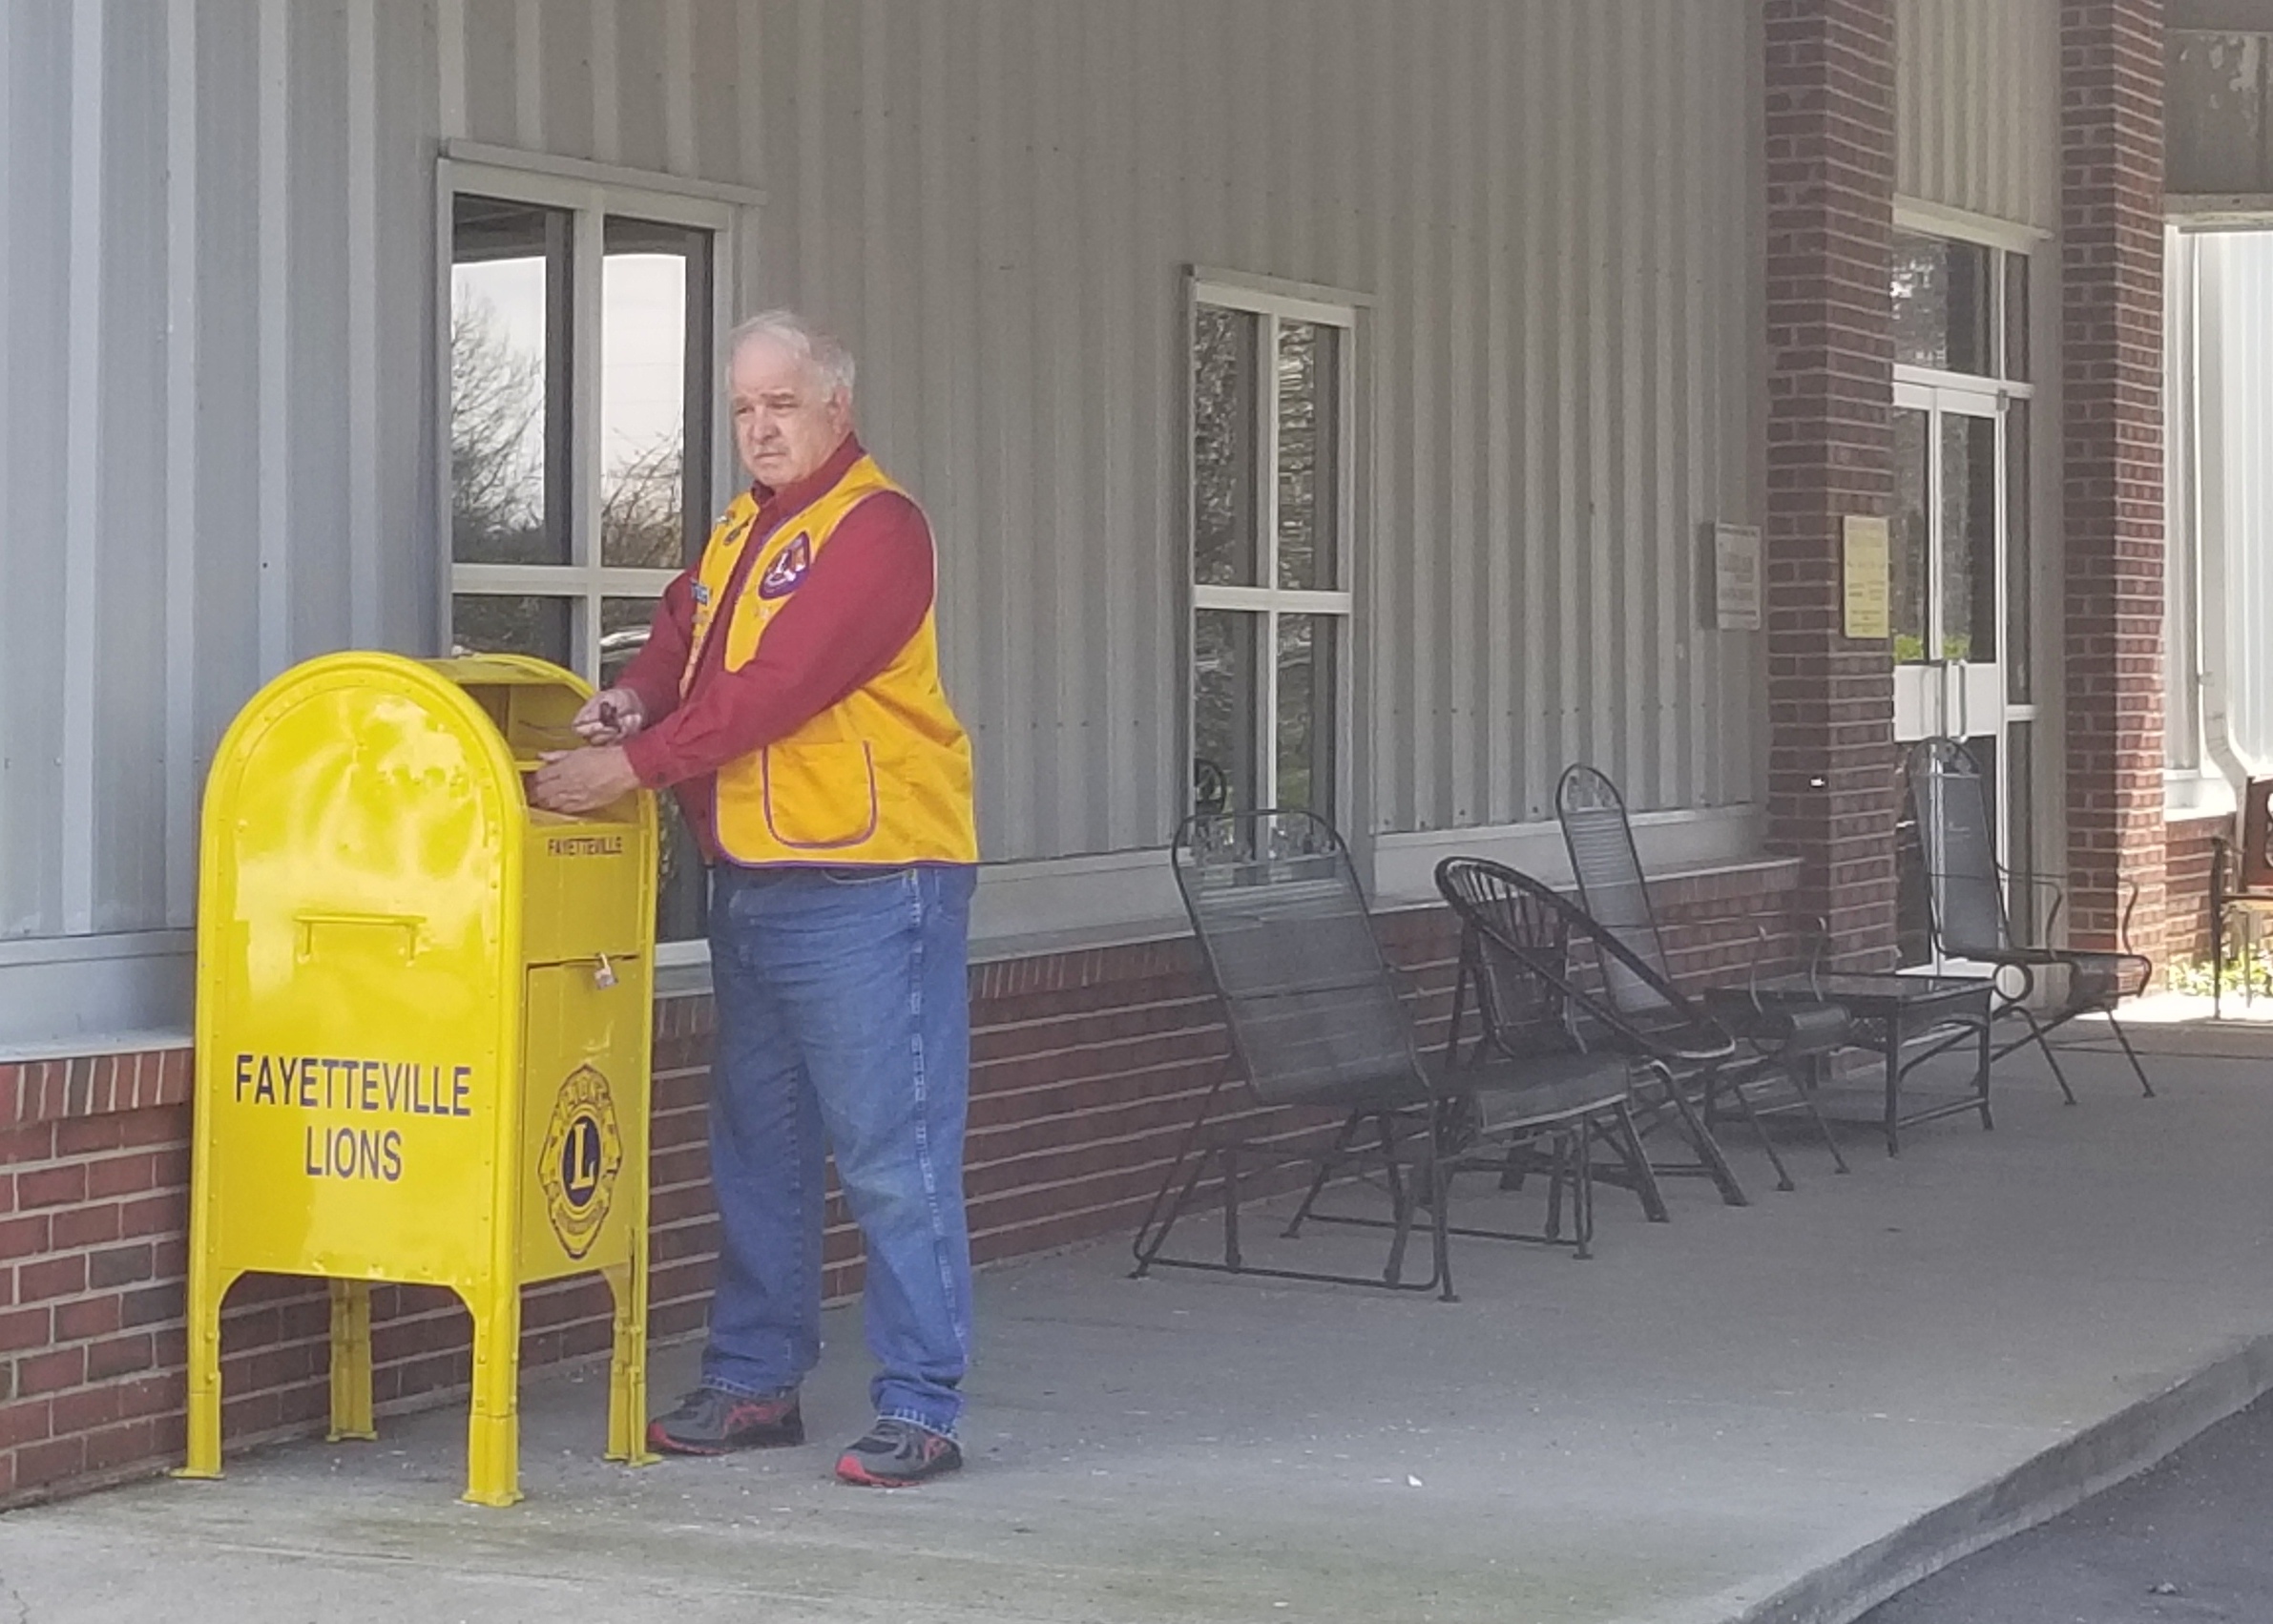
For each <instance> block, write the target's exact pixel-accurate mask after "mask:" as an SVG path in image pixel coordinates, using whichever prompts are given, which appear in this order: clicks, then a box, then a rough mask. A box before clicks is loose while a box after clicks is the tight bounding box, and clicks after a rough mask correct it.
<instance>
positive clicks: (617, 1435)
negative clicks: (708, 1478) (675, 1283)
mask: <svg viewBox="0 0 2273 1624" xmlns="http://www.w3.org/2000/svg"><path fill="white" fill-rule="evenodd" d="M604 1272H605V1273H606V1275H607V1277H608V1291H609V1293H610V1295H611V1296H613V1297H614V1298H615V1356H614V1358H613V1359H612V1360H611V1361H610V1362H609V1365H608V1458H609V1459H610V1460H612V1461H621V1462H623V1463H624V1465H626V1466H634V1467H644V1466H653V1465H654V1464H655V1463H656V1462H657V1461H658V1460H660V1459H662V1457H661V1456H660V1455H657V1454H656V1453H655V1452H654V1451H653V1450H651V1449H649V1448H648V1447H647V1240H646V1237H645V1236H635V1237H634V1238H633V1239H632V1258H631V1261H630V1262H628V1263H623V1264H619V1265H617V1266H616V1267H615V1268H612V1269H608V1270H606V1271H604Z"/></svg>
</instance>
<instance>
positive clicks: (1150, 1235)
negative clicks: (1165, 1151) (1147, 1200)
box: [1129, 1150, 1216, 1280]
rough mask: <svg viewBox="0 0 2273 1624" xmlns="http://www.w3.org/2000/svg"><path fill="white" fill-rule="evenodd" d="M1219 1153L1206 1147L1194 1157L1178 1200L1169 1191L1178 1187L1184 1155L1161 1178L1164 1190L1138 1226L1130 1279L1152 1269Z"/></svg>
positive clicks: (1154, 1199)
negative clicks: (1171, 1197)
mask: <svg viewBox="0 0 2273 1624" xmlns="http://www.w3.org/2000/svg"><path fill="white" fill-rule="evenodd" d="M1215 1155H1216V1153H1215V1152H1214V1151H1210V1150H1203V1151H1201V1152H1200V1153H1199V1155H1198V1156H1193V1157H1192V1164H1191V1165H1192V1170H1191V1172H1190V1173H1188V1174H1186V1175H1185V1176H1184V1186H1183V1188H1182V1189H1180V1190H1177V1192H1176V1197H1175V1199H1174V1200H1169V1199H1168V1192H1169V1191H1170V1190H1172V1189H1175V1188H1176V1176H1177V1174H1178V1171H1180V1170H1181V1169H1182V1167H1183V1165H1184V1164H1183V1158H1182V1157H1181V1156H1178V1159H1177V1160H1176V1161H1174V1162H1172V1163H1171V1164H1170V1165H1169V1168H1168V1176H1167V1177H1166V1178H1164V1179H1162V1180H1161V1181H1160V1193H1159V1194H1158V1195H1157V1196H1155V1197H1153V1204H1152V1208H1151V1210H1150V1211H1148V1212H1146V1214H1145V1215H1144V1222H1143V1223H1142V1224H1141V1225H1139V1226H1138V1228H1137V1230H1136V1268H1135V1269H1134V1270H1132V1271H1131V1272H1130V1277H1129V1278H1130V1279H1132V1280H1142V1279H1144V1277H1145V1276H1146V1275H1147V1274H1149V1273H1151V1272H1152V1266H1153V1260H1154V1259H1155V1258H1157V1257H1158V1256H1159V1255H1160V1248H1161V1247H1163V1246H1165V1245H1167V1244H1168V1232H1169V1231H1170V1230H1172V1229H1174V1228H1175V1227H1176V1220H1177V1219H1178V1218H1181V1217H1183V1215H1184V1209H1185V1208H1186V1207H1188V1206H1190V1205H1191V1203H1192V1197H1193V1194H1194V1193H1195V1192H1196V1191H1197V1190H1199V1180H1200V1177H1201V1176H1202V1175H1204V1174H1205V1173H1206V1172H1207V1164H1208V1163H1209V1161H1211V1160H1212V1159H1214V1157H1215ZM1163 1202H1166V1204H1167V1210H1166V1211H1165V1212H1164V1213H1163V1212H1162V1211H1161V1206H1162V1203H1163ZM1156 1218H1157V1220H1158V1221H1157V1227H1155V1220H1156Z"/></svg>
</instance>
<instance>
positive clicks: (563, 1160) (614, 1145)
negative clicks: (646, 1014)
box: [536, 1066, 623, 1258]
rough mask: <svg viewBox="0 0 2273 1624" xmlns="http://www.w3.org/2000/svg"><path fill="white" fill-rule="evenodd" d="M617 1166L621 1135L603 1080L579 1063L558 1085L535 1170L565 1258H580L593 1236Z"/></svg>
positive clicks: (604, 1218)
mask: <svg viewBox="0 0 2273 1624" xmlns="http://www.w3.org/2000/svg"><path fill="white" fill-rule="evenodd" d="M622 1169H623V1134H622V1131H621V1130H620V1129H619V1128H618V1127H617V1125H616V1121H615V1098H614V1096H613V1095H611V1094H610V1093H609V1092H608V1079H607V1078H606V1077H604V1076H602V1075H600V1073H599V1072H595V1071H594V1070H593V1069H592V1068H591V1067H590V1066H579V1067H577V1068H576V1069H575V1070H574V1071H573V1072H570V1073H569V1075H568V1080H567V1081H565V1082H563V1083H562V1084H561V1085H560V1097H559V1099H558V1100H556V1101H555V1102H554V1103H553V1121H552V1125H551V1126H550V1127H549V1128H547V1129H546V1131H545V1146H544V1149H543V1150H542V1151H540V1152H538V1153H537V1170H536V1176H537V1183H538V1185H539V1186H540V1187H541V1188H542V1189H543V1190H544V1192H545V1212H546V1215H547V1216H548V1217H549V1218H551V1219H552V1220H553V1234H554V1235H556V1236H558V1237H559V1238H560V1246H561V1250H562V1251H564V1252H566V1253H567V1254H568V1255H569V1256H570V1257H572V1258H581V1257H583V1256H584V1254H585V1253H587V1252H589V1251H591V1250H592V1243H593V1242H594V1240H596V1239H599V1234H600V1226H601V1225H602V1224H604V1223H606V1222H607V1221H608V1204H609V1202H610V1201H611V1200H613V1199H614V1198H615V1176H616V1174H617V1173H619V1172H621V1171H622Z"/></svg>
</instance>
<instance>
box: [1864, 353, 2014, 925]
mask: <svg viewBox="0 0 2273 1624" xmlns="http://www.w3.org/2000/svg"><path fill="white" fill-rule="evenodd" d="M1893 428H1894V503H1893V511H1892V513H1891V515H1890V518H1889V522H1888V527H1887V529H1888V543H1889V548H1888V561H1887V562H1888V567H1889V572H1890V575H1891V579H1890V582H1889V587H1890V597H1891V601H1890V604H1889V608H1890V611H1891V619H1892V630H1893V634H1894V638H1893V641H1894V651H1893V652H1894V737H1895V739H1897V740H1898V741H1899V742H1900V743H1901V744H1903V745H1904V746H1906V747H1907V746H1908V745H1910V744H1913V743H1916V742H1917V741H1918V740H1920V739H1933V738H1949V739H1962V740H1964V741H1965V744H1966V746H1967V748H1968V749H1970V750H1971V752H1972V754H1973V756H1974V757H1975V758H1976V759H1977V760H1979V761H1980V764H1981V770H1982V774H1983V777H1984V780H1985V781H1986V782H1987V784H1988V786H1989V788H1990V792H1991V797H1992V799H1993V802H1994V804H1992V806H1991V819H1992V826H1993V825H1994V824H1995V823H1997V822H2001V820H2000V819H1999V818H1998V814H1997V808H1998V807H2000V806H2005V805H2010V804H2012V802H2011V801H2010V799H2009V796H2008V793H2007V785H2006V783H2005V763H2006V762H2007V760H2008V759H2009V754H2010V753H2009V752H2008V751H2007V749H2006V737H2005V736H2006V728H2007V725H2008V708H2007V694H2008V692H2009V689H2008V684H2007V673H2006V669H2005V651H2004V647H2003V637H2002V630H2003V627H2004V626H2005V624H2006V621H2005V610H2006V605H2005V601H2004V598H2005V590H2006V573H2005V568H2004V565H2005V557H2006V550H2007V548H2008V546H2009V545H2010V539H2011V538H2010V537H2009V535H2008V532H2007V524H2006V516H2007V512H2008V502H2007V494H2008V493H2007V490H2006V468H2007V446H2006V432H2007V424H2006V402H2005V399H2004V397H2003V396H2002V395H2001V394H2000V393H1999V392H1997V391H1995V390H1993V389H1972V388H1967V387H1963V386H1958V385H1925V384H1915V383H1905V384H1897V385H1895V388H1894V422H1893ZM1902 814H1903V818H1904V821H1905V822H1906V824H1907V822H1908V818H1909V814H1910V809H1909V807H1908V806H1907V805H1906V806H1904V807H1903V808H1902ZM1906 834H1907V835H1908V839H1906V840H1905V842H1904V852H1903V856H1904V860H1905V861H1904V864H1903V866H1904V868H1905V869H1906V870H1907V871H1906V872H1905V874H1904V875H1903V885H1902V891H1903V906H1902V918H1901V921H1900V934H1901V945H1902V958H1903V961H1904V962H1905V963H1906V964H1921V963H1924V962H1926V960H1927V959H1928V958H1929V956H1930V945H1929V942H1928V939H1927V920H1926V913H1925V902H1926V898H1925V894H1924V890H1923V884H1924V875H1923V871H1922V868H1921V867H1920V866H1919V864H1918V862H1917V855H1916V854H1917V850H1918V847H1917V845H1916V843H1915V831H1914V830H1906ZM2008 848H2009V842H2008Z"/></svg>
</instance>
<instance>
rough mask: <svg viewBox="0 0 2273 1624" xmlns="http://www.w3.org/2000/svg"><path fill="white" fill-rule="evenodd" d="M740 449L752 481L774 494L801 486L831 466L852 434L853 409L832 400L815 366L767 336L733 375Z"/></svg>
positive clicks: (730, 391) (748, 347) (750, 347)
mask: <svg viewBox="0 0 2273 1624" xmlns="http://www.w3.org/2000/svg"><path fill="white" fill-rule="evenodd" d="M726 383H727V399H728V402H729V404H730V405H731V406H732V409H733V412H734V446H735V449H737V450H738V451H740V453H741V466H742V467H743V468H747V469H749V470H750V477H751V478H753V479H755V480H757V481H758V483H759V484H761V485H762V486H764V487H766V488H767V489H770V490H780V489H782V488H783V487H784V486H790V485H794V484H796V483H797V482H798V481H799V480H801V479H803V478H804V477H805V476H806V475H807V474H809V473H812V472H814V471H815V470H816V469H818V468H820V467H821V465H822V464H823V463H825V462H827V461H828V459H829V456H830V454H831V453H832V452H834V451H835V450H836V448H838V447H839V446H841V445H843V444H844V442H845V435H846V434H848V433H850V432H851V430H852V404H851V402H849V401H847V400H846V399H845V397H844V396H842V395H839V394H832V393H830V391H829V388H828V385H826V384H825V383H824V381H823V379H822V377H821V374H820V373H819V372H818V371H817V370H815V368H814V366H813V364H811V363H810V362H808V361H806V360H805V359H804V358H803V356H800V355H798V354H796V353H795V352H794V351H792V350H789V349H787V348H785V347H784V346H783V345H782V344H780V343H779V342H778V341H776V340H774V339H770V338H767V337H764V336H763V335H761V336H759V337H756V338H753V339H750V340H748V341H747V342H745V343H744V344H742V346H741V348H740V349H739V350H737V351H735V354H734V360H733V363H732V364H731V365H730V366H729V367H728V369H727V375H726Z"/></svg>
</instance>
